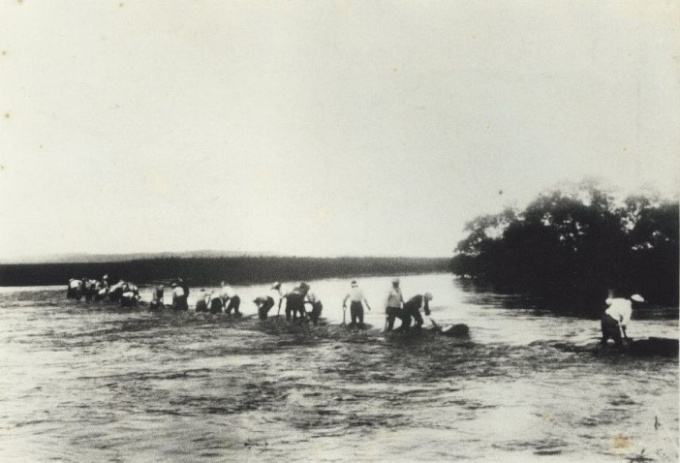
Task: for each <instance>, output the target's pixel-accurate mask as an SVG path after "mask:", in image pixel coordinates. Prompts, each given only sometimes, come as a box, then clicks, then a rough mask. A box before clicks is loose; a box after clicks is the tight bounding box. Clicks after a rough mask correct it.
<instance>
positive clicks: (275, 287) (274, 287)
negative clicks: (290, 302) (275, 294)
mask: <svg viewBox="0 0 680 463" xmlns="http://www.w3.org/2000/svg"><path fill="white" fill-rule="evenodd" d="M280 287H281V283H279V282H278V281H275V282H274V284H273V285H272V289H279V288H280Z"/></svg>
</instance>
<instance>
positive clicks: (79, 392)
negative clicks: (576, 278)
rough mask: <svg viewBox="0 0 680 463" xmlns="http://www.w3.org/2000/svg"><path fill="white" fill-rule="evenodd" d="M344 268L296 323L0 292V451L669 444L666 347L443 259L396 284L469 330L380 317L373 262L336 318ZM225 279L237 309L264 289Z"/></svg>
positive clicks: (542, 449) (448, 455) (130, 457)
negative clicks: (455, 333) (658, 349)
mask: <svg viewBox="0 0 680 463" xmlns="http://www.w3.org/2000/svg"><path fill="white" fill-rule="evenodd" d="M347 283H348V282H347V281H346V280H323V281H315V282H311V285H312V288H313V290H315V291H316V293H317V294H318V295H319V297H320V298H321V299H322V300H323V302H324V313H323V317H324V318H325V321H326V324H324V325H323V326H319V327H311V328H308V327H305V326H290V325H287V324H285V323H282V322H280V321H279V320H276V319H274V320H268V321H267V322H264V323H263V322H259V321H258V320H256V319H255V318H252V317H250V318H249V317H244V318H243V319H240V320H236V319H232V318H229V317H225V316H211V315H204V314H196V313H193V312H189V313H184V314H174V313H169V312H163V313H150V312H147V311H146V310H141V309H140V310H133V311H124V310H120V309H117V308H116V307H115V306H113V305H111V304H101V303H86V302H73V301H66V300H65V297H64V294H63V293H64V291H62V289H61V288H22V289H11V288H4V289H0V372H1V373H2V374H1V375H0V461H75V462H90V461H111V462H122V461H187V462H189V461H191V462H202V461H205V462H214V461H300V462H303V461H304V462H307V461H423V460H426V461H427V460H429V461H456V460H458V461H545V462H552V461H560V462H562V461H565V462H566V461H576V460H581V461H585V462H588V461H621V462H625V461H628V460H627V459H629V458H634V457H638V456H641V455H642V456H644V457H647V458H653V459H654V461H677V460H678V365H677V359H663V358H651V359H633V358H628V357H623V356H620V355H614V354H611V355H601V354H600V355H596V354H594V353H593V351H592V347H593V343H594V342H596V340H595V338H596V337H597V336H598V323H597V322H596V321H593V320H584V319H580V318H575V317H556V316H554V315H552V314H551V313H550V312H549V311H546V310H545V307H541V306H539V305H538V304H536V302H535V301H530V300H527V299H523V298H520V297H509V296H500V295H497V294H493V293H489V292H484V291H474V290H472V289H471V288H468V287H465V286H463V284H462V283H461V282H455V281H452V280H451V278H450V276H449V275H421V276H410V277H404V278H402V287H403V290H404V294H405V296H410V295H412V294H415V293H423V292H425V291H430V292H432V293H433V294H434V297H435V299H434V301H433V307H432V309H433V313H432V318H433V319H434V320H436V321H437V323H440V324H446V323H466V324H468V325H469V326H470V328H471V333H472V336H471V338H470V339H468V340H461V339H450V338H446V337H441V336H435V335H432V334H421V335H419V336H412V337H409V338H404V337H403V336H400V335H388V336H385V335H384V334H382V333H381V332H380V330H381V328H382V326H383V323H384V314H383V299H384V297H385V295H386V291H387V289H388V288H389V279H386V278H366V279H364V280H360V284H361V285H362V287H363V288H364V290H365V293H366V296H367V299H368V301H369V303H370V304H371V305H372V308H373V311H371V312H367V317H366V321H367V322H368V323H369V324H371V325H372V326H373V329H369V330H366V331H359V330H353V331H348V330H347V329H345V328H343V327H342V326H341V324H342V319H343V313H342V309H341V301H342V298H343V296H344V294H345V291H346V290H347V289H348V288H347V286H348V284H347ZM236 289H237V291H238V292H239V294H241V296H242V298H243V299H244V301H245V302H244V305H243V308H242V310H243V312H244V313H245V315H246V316H247V315H251V314H254V313H255V308H254V307H253V306H252V304H251V303H250V302H249V301H251V300H252V299H254V298H255V297H256V296H259V295H262V294H266V293H267V288H266V287H264V286H252V287H241V288H236ZM199 290H200V288H196V289H193V290H192V298H191V299H192V302H193V301H194V300H195V297H196V296H197V295H198V294H199V293H200V291H199ZM143 295H144V296H145V299H146V300H148V299H149V298H148V290H147V292H145V293H143ZM274 313H275V309H274ZM428 323H429V322H428ZM677 333H678V321H677V319H674V320H644V321H642V320H640V321H637V322H635V323H634V324H633V325H632V326H631V327H630V329H629V334H630V335H631V336H633V337H645V336H667V337H677ZM655 424H656V425H655Z"/></svg>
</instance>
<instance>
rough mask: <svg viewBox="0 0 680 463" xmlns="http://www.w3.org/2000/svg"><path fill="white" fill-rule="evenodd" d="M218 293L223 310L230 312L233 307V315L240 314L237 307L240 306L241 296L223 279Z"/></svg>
mask: <svg viewBox="0 0 680 463" xmlns="http://www.w3.org/2000/svg"><path fill="white" fill-rule="evenodd" d="M220 294H221V296H222V304H224V312H225V313H227V314H231V309H234V315H239V316H240V315H241V312H239V311H238V309H239V307H240V306H241V298H240V297H238V294H236V293H235V292H234V289H233V288H232V287H231V286H228V285H227V284H226V283H225V282H224V281H223V282H222V292H221V293H220Z"/></svg>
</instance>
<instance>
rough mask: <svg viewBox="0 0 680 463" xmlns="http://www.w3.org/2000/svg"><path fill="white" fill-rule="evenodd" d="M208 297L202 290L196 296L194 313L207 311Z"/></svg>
mask: <svg viewBox="0 0 680 463" xmlns="http://www.w3.org/2000/svg"><path fill="white" fill-rule="evenodd" d="M208 297H209V296H208V295H207V294H205V289H202V290H201V291H200V293H199V295H198V300H197V301H196V312H207V311H208Z"/></svg>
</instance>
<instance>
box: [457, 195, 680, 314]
mask: <svg viewBox="0 0 680 463" xmlns="http://www.w3.org/2000/svg"><path fill="white" fill-rule="evenodd" d="M678 211H679V209H678V202H677V200H675V201H669V200H664V199H661V198H660V197H659V196H658V195H656V194H646V195H644V194H641V195H635V196H629V197H627V198H625V199H623V200H617V199H616V198H615V196H614V195H613V194H612V193H611V192H609V191H607V190H605V189H604V188H601V187H599V186H598V185H597V184H596V183H593V182H582V183H579V184H572V185H566V186H564V187H562V188H559V189H553V190H551V191H549V192H546V193H544V194H541V195H540V196H539V197H538V198H537V199H536V200H534V201H533V202H532V203H531V204H529V206H528V207H527V208H526V209H525V210H523V211H518V210H514V209H506V210H505V211H503V212H502V213H500V214H496V215H485V216H481V217H477V218H476V219H474V220H472V221H471V222H469V223H468V224H467V225H466V228H465V231H466V232H467V233H468V236H467V237H466V238H465V239H464V240H462V241H461V242H460V243H458V246H457V247H456V250H455V255H454V257H453V259H452V260H451V263H450V270H451V271H452V272H453V273H454V274H456V275H458V276H460V277H466V278H478V279H482V280H484V281H487V282H489V283H492V284H494V285H497V286H498V287H500V288H501V289H503V288H504V289H507V290H512V291H522V292H527V293H531V294H537V295H541V296H547V297H549V298H550V299H552V300H561V301H564V302H567V303H570V304H572V303H573V302H574V301H575V300H580V301H583V302H586V305H587V303H592V302H594V301H598V300H599V301H602V300H603V299H604V298H605V297H606V295H607V293H608V291H609V290H614V291H616V292H618V293H619V294H621V295H624V296H625V295H626V293H627V294H631V293H640V294H642V295H644V297H645V298H646V299H647V300H648V301H649V302H651V303H654V304H662V305H673V306H677V305H678V278H679V277H678V268H679V263H678Z"/></svg>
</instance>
